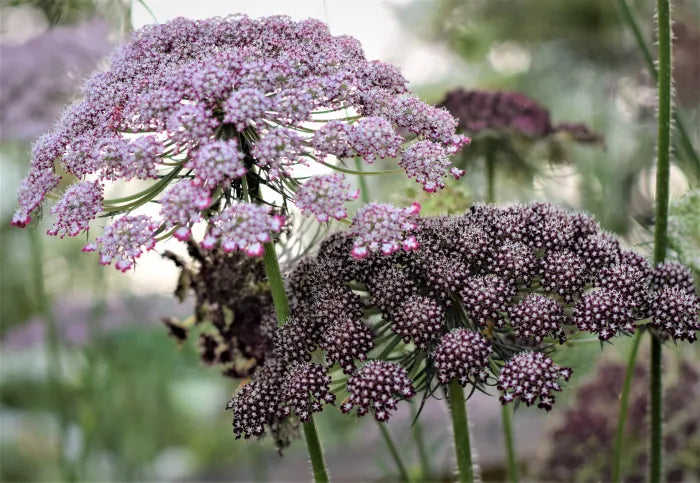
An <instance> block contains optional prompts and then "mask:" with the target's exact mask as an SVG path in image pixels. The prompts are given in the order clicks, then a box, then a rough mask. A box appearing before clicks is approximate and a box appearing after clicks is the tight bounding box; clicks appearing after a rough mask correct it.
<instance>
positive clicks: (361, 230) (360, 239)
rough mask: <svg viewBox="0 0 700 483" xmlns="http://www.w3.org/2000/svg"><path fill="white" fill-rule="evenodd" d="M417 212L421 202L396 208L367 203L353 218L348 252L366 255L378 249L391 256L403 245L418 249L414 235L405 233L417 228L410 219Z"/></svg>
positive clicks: (383, 204) (358, 255) (354, 255)
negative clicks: (351, 239)
mask: <svg viewBox="0 0 700 483" xmlns="http://www.w3.org/2000/svg"><path fill="white" fill-rule="evenodd" d="M419 212H420V205H419V204H418V203H413V204H412V205H411V206H409V207H408V208H397V207H395V206H392V205H389V204H385V203H368V204H366V205H365V206H363V207H362V208H361V209H360V210H359V211H358V212H357V213H356V214H355V217H354V218H353V219H352V225H351V226H350V232H351V233H352V234H353V235H354V236H355V240H354V242H353V248H352V251H351V254H352V256H353V257H355V258H365V257H366V256H367V255H369V254H370V252H377V251H381V253H382V255H391V254H392V253H394V252H396V251H398V250H400V249H401V247H403V249H404V250H406V251H411V250H415V249H416V248H418V243H417V241H416V237H414V236H412V235H409V236H406V232H409V231H411V230H413V229H414V228H415V227H416V224H415V222H414V221H413V220H414V219H415V217H416V215H418V213H419Z"/></svg>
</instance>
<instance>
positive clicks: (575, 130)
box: [440, 89, 600, 143]
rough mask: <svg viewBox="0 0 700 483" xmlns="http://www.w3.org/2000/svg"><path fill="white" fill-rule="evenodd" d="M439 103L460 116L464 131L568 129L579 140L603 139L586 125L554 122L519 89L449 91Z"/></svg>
mask: <svg viewBox="0 0 700 483" xmlns="http://www.w3.org/2000/svg"><path fill="white" fill-rule="evenodd" d="M440 105H441V106H444V107H445V108H446V109H447V110H448V111H450V112H451V113H452V115H453V116H455V117H456V118H457V119H459V128H460V129H461V131H462V132H466V133H470V134H474V133H478V132H480V131H484V130H491V131H513V132H517V133H520V134H523V135H526V136H529V137H533V138H543V137H545V136H549V135H551V134H554V133H556V132H565V133H568V134H569V135H570V136H571V137H572V138H573V139H575V140H576V141H577V142H580V143H597V142H600V135H598V134H596V133H594V132H592V131H591V130H590V129H589V128H588V127H587V126H586V125H584V124H577V123H561V124H557V125H552V122H551V121H550V115H549V110H548V109H547V108H545V107H543V106H542V105H540V104H539V103H537V102H536V101H534V100H532V99H530V98H529V97H527V96H525V95H524V94H521V93H519V92H507V91H480V90H466V89H456V90H453V91H450V92H448V93H447V96H446V97H445V99H444V100H443V101H442V103H441V104H440Z"/></svg>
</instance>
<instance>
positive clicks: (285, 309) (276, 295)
mask: <svg viewBox="0 0 700 483" xmlns="http://www.w3.org/2000/svg"><path fill="white" fill-rule="evenodd" d="M264 246H265V253H264V254H263V264H264V265H265V275H267V281H268V283H269V284H270V292H272V302H273V303H274V305H275V312H277V322H278V324H279V325H284V323H285V321H286V320H287V318H288V317H289V300H287V294H286V292H285V291H284V281H283V280H282V272H281V271H280V265H279V263H278V261H277V253H275V245H274V243H272V242H267V243H265V245H264Z"/></svg>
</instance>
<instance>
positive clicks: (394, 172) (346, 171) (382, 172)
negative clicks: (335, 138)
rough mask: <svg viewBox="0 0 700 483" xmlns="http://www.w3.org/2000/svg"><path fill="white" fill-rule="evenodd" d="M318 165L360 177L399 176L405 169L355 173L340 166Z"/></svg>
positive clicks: (323, 162)
mask: <svg viewBox="0 0 700 483" xmlns="http://www.w3.org/2000/svg"><path fill="white" fill-rule="evenodd" d="M316 162H317V163H319V164H322V165H324V166H325V167H327V168H331V169H332V170H334V171H340V172H341V173H345V174H356V175H359V176H383V175H387V174H399V173H402V172H403V169H390V170H386V171H354V170H352V169H347V168H343V167H340V166H335V165H332V164H329V163H326V162H325V161H320V160H316Z"/></svg>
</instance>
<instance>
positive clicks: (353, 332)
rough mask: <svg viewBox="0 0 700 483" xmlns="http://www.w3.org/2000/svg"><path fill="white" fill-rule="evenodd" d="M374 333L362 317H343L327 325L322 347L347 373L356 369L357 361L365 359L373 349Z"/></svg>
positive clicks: (327, 356)
mask: <svg viewBox="0 0 700 483" xmlns="http://www.w3.org/2000/svg"><path fill="white" fill-rule="evenodd" d="M373 338H374V334H373V333H372V329H370V328H369V327H367V326H366V325H365V324H364V323H363V322H362V320H360V319H351V318H347V317H344V318H341V319H338V320H336V321H334V322H332V323H331V324H330V325H328V327H326V329H325V331H324V333H323V337H322V339H321V348H322V349H323V350H325V351H326V358H327V359H328V360H329V361H331V362H337V363H338V364H339V365H340V367H341V368H342V369H343V372H344V373H346V374H351V373H352V372H353V371H354V370H355V361H356V360H360V361H364V360H365V358H366V357H367V353H368V352H369V351H370V350H372V347H373V346H374V343H373Z"/></svg>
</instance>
